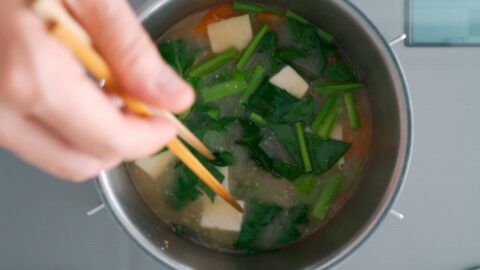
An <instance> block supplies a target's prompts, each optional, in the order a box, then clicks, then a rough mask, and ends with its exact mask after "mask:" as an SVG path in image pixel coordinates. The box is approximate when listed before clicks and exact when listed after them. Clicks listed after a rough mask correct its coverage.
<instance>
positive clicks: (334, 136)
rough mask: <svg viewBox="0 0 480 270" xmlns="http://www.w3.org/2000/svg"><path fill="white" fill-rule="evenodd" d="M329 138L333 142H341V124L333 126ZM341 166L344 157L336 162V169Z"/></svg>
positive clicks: (343, 162)
mask: <svg viewBox="0 0 480 270" xmlns="http://www.w3.org/2000/svg"><path fill="white" fill-rule="evenodd" d="M330 138H332V139H334V140H338V141H343V125H342V124H336V125H335V127H334V128H333V130H332V135H331V136H330ZM343 165H345V158H344V157H342V158H341V159H340V160H339V161H338V167H340V168H341V167H342V166H343Z"/></svg>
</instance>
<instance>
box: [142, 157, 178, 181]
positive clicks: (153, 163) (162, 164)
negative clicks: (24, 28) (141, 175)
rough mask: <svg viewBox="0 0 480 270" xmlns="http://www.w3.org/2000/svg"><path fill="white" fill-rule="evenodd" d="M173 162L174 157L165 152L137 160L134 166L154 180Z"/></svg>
mask: <svg viewBox="0 0 480 270" xmlns="http://www.w3.org/2000/svg"><path fill="white" fill-rule="evenodd" d="M175 160H176V157H175V155H174V154H172V153H171V152H170V151H167V152H163V153H161V154H159V155H155V156H151V157H148V158H143V159H138V160H136V161H135V165H137V166H138V167H140V168H141V169H142V170H144V171H145V172H146V173H147V174H149V175H150V176H151V177H152V178H153V179H156V178H157V177H159V176H160V175H161V174H162V172H164V171H165V170H166V169H167V168H168V166H169V165H170V164H171V163H172V162H174V161H175Z"/></svg>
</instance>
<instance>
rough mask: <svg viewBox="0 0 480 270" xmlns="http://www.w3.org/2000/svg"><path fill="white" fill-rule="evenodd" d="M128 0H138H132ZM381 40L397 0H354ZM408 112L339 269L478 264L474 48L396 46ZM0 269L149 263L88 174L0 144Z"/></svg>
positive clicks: (479, 69)
mask: <svg viewBox="0 0 480 270" xmlns="http://www.w3.org/2000/svg"><path fill="white" fill-rule="evenodd" d="M133 2H135V3H134V4H136V3H138V2H141V0H139V1H133ZM352 2H354V3H355V4H356V5H358V6H359V7H360V8H361V9H362V10H363V11H364V12H365V13H366V14H367V15H368V16H369V17H370V18H371V20H372V21H373V22H374V23H375V24H376V25H377V27H378V28H379V29H380V31H381V32H382V33H383V34H384V36H385V37H386V39H387V40H391V39H393V38H395V37H396V36H398V35H400V34H402V33H403V32H404V12H403V9H404V2H403V1H402V0H355V1H352ZM395 51H396V52H397V53H398V56H399V58H400V60H401V62H402V64H403V66H404V68H405V71H406V75H407V78H408V80H409V83H410V92H411V97H412V102H413V110H414V117H415V136H414V137H415V143H414V150H413V159H412V163H411V167H410V172H409V174H408V177H407V181H406V184H405V186H404V190H403V191H402V193H401V195H400V197H399V199H398V200H397V203H396V204H395V209H396V210H397V211H399V212H401V213H403V214H405V219H403V220H398V219H397V218H395V217H393V216H389V217H387V219H386V220H385V221H384V222H383V223H382V225H381V226H380V228H379V229H378V230H377V232H376V233H375V234H374V235H373V236H372V237H371V238H370V239H369V240H368V241H367V242H366V243H365V244H364V245H363V246H362V247H361V248H360V249H359V250H358V251H357V252H356V253H355V254H354V255H353V256H352V257H351V258H349V259H348V260H347V261H346V262H344V263H343V264H341V265H340V266H339V267H338V269H340V270H350V269H354V270H364V269H365V270H377V269H379V270H380V269H394V270H396V269H436V270H443V269H445V270H447V269H449V270H450V269H459V270H467V269H469V268H471V267H473V266H476V265H477V266H478V265H480V210H479V208H480V177H479V176H478V172H479V167H480V157H479V153H480V143H478V139H479V138H480V123H479V117H480V88H479V85H480V48H405V47H404V46H403V45H402V44H399V45H397V46H396V47H395ZM0 172H1V173H0V175H1V179H0V269H49V270H50V269H119V270H123V269H145V270H147V269H159V266H158V265H157V264H156V263H155V262H153V261H152V260H151V259H150V258H148V257H147V256H145V255H144V254H142V253H141V251H140V250H139V249H138V248H137V247H136V246H135V245H134V244H133V243H131V242H130V240H129V239H127V237H126V236H125V235H124V234H123V232H121V230H120V229H119V228H118V227H117V226H116V225H115V223H114V221H113V220H112V219H111V218H110V216H109V214H108V213H107V212H106V211H101V212H100V213H98V214H97V215H95V216H93V217H89V218H87V217H86V216H85V212H86V211H88V210H90V209H91V208H93V207H95V206H97V205H98V204H99V203H100V201H99V199H98V196H97V194H96V192H95V190H94V186H93V183H87V184H82V185H72V184H67V183H62V182H60V181H56V180H54V179H51V178H50V177H48V176H46V175H44V174H42V173H40V172H38V171H37V170H35V169H33V168H31V167H29V166H27V165H24V164H23V163H21V162H20V161H18V160H17V159H15V158H14V157H12V156H11V155H10V154H8V153H6V152H2V151H0Z"/></svg>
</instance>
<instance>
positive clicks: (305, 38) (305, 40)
mask: <svg viewBox="0 0 480 270" xmlns="http://www.w3.org/2000/svg"><path fill="white" fill-rule="evenodd" d="M287 23H288V28H289V29H290V32H291V33H292V35H293V37H294V38H295V41H296V43H298V44H299V45H301V46H303V47H304V48H312V49H315V48H318V47H319V45H320V40H319V39H320V38H319V37H318V34H317V27H316V26H315V25H313V24H311V23H302V22H299V21H298V20H296V19H293V18H288V19H287Z"/></svg>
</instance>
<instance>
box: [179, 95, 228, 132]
mask: <svg viewBox="0 0 480 270" xmlns="http://www.w3.org/2000/svg"><path fill="white" fill-rule="evenodd" d="M235 120H236V118H234V117H224V118H221V116H220V110H219V108H218V107H217V106H215V105H211V104H205V103H202V102H197V103H196V104H195V105H194V106H193V107H192V110H191V112H190V114H189V116H188V117H187V119H186V120H184V123H185V125H186V126H187V127H188V128H189V129H190V130H192V131H193V133H195V135H196V136H197V137H198V138H200V139H203V138H204V137H205V134H206V133H207V132H208V131H223V130H225V129H226V128H227V127H228V125H230V124H231V123H233V122H234V121H235Z"/></svg>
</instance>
